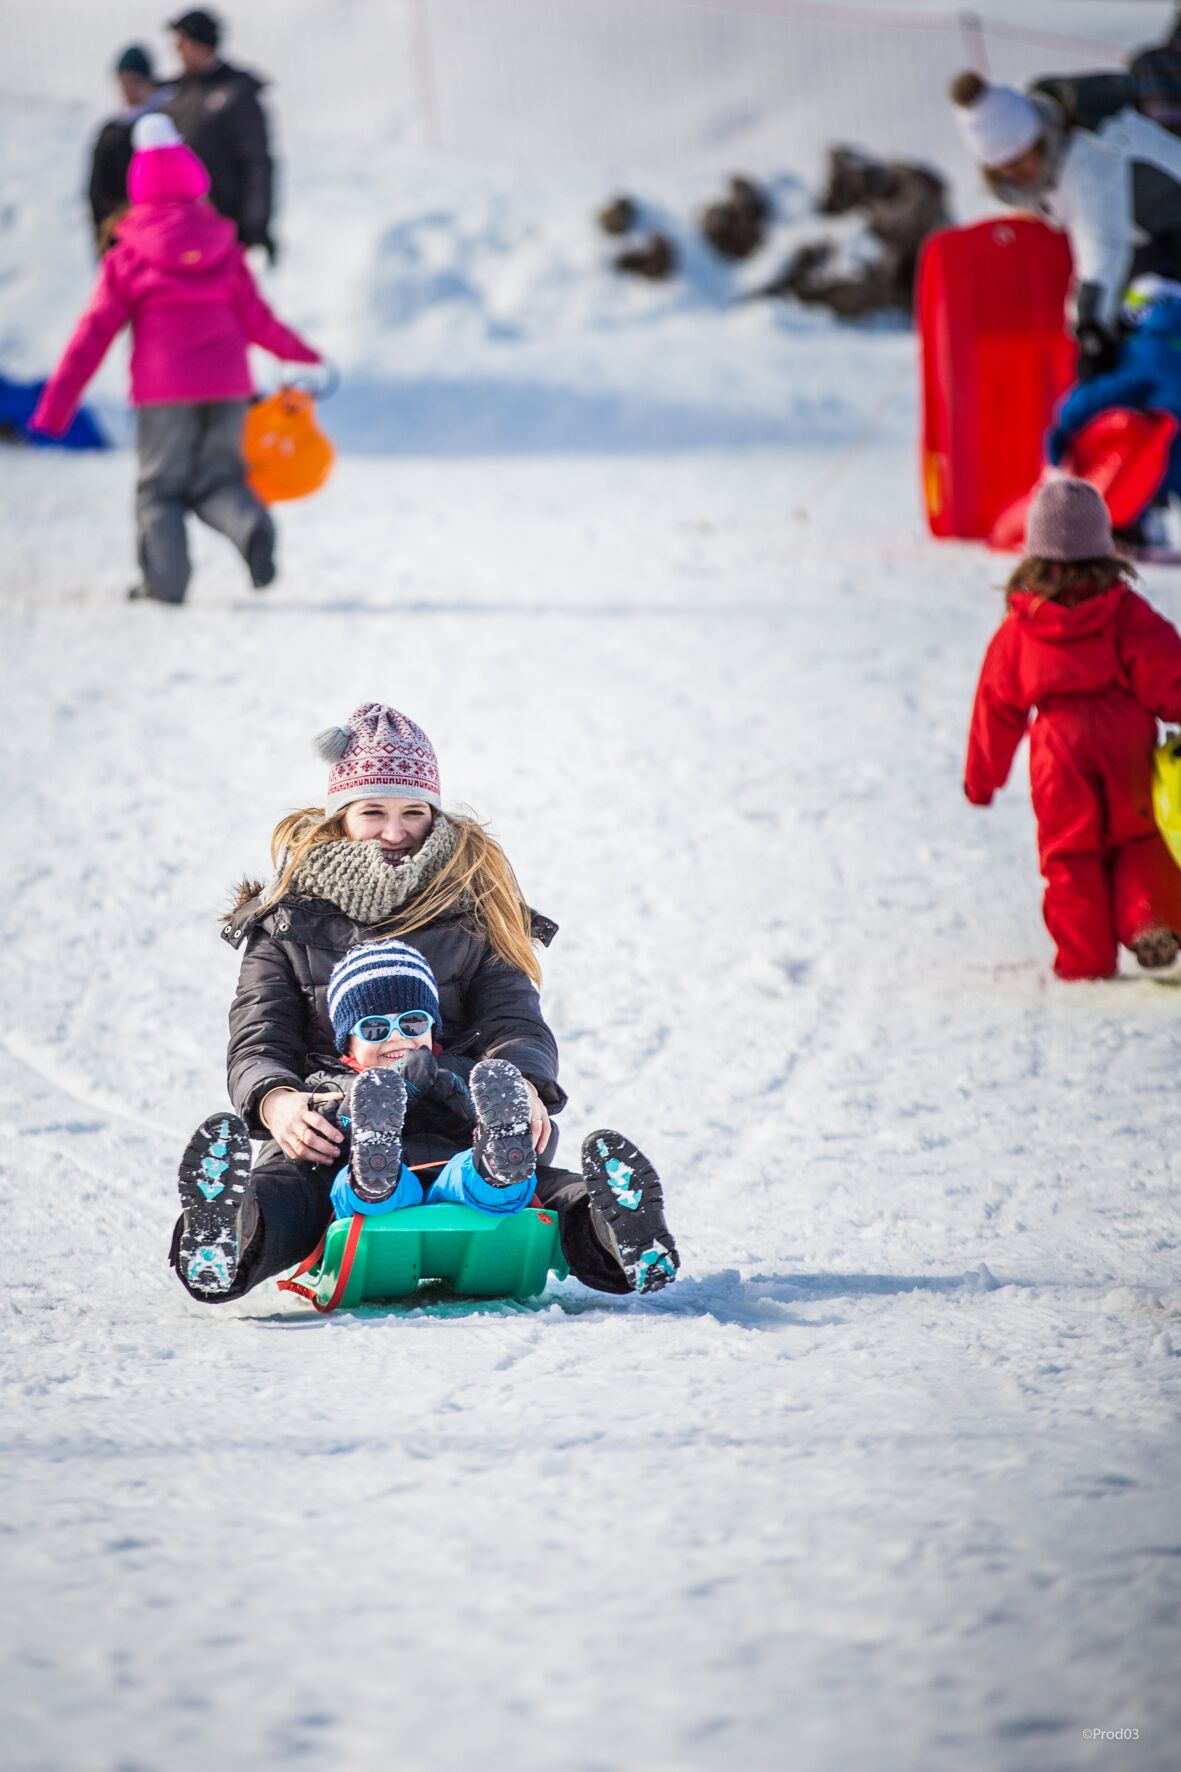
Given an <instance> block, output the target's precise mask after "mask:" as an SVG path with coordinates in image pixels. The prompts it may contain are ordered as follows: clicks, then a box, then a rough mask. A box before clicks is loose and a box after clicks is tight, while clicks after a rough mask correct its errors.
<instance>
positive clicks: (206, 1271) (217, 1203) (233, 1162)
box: [176, 1114, 259, 1296]
mask: <svg viewBox="0 0 1181 1772" xmlns="http://www.w3.org/2000/svg"><path fill="white" fill-rule="evenodd" d="M177 1185H178V1187H179V1190H180V1204H181V1210H182V1212H183V1214H184V1217H183V1220H182V1223H181V1230H180V1241H179V1244H178V1246H177V1253H176V1266H177V1268H178V1270H179V1272H180V1275H181V1277H182V1279H183V1280H184V1282H185V1284H186V1286H187V1287H188V1288H189V1289H190V1291H193V1292H196V1293H207V1294H209V1295H210V1296H216V1295H218V1294H220V1293H223V1292H228V1291H229V1290H230V1287H231V1286H232V1285H233V1283H234V1280H235V1278H236V1277H237V1273H238V1268H239V1266H240V1265H241V1262H242V1258H243V1256H244V1255H245V1253H246V1250H247V1247H248V1245H249V1243H250V1241H251V1239H252V1238H253V1237H254V1235H255V1233H256V1231H257V1229H258V1224H259V1215H258V1202H257V1200H256V1199H255V1197H254V1189H253V1187H252V1186H251V1183H250V1134H249V1132H248V1131H247V1129H246V1122H245V1120H242V1119H240V1118H239V1117H238V1115H237V1114H211V1115H210V1116H209V1118H208V1119H207V1120H203V1121H202V1122H201V1124H200V1125H199V1126H198V1128H197V1130H196V1131H195V1132H194V1134H193V1136H192V1137H191V1138H190V1140H189V1142H188V1144H187V1146H186V1147H185V1154H184V1156H183V1157H182V1158H181V1160H180V1170H179V1172H178V1175H177Z"/></svg>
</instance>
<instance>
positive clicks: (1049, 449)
mask: <svg viewBox="0 0 1181 1772" xmlns="http://www.w3.org/2000/svg"><path fill="white" fill-rule="evenodd" d="M1069 448H1070V433H1069V431H1064V430H1062V428H1061V427H1060V426H1059V425H1055V426H1054V427H1053V428H1052V429H1051V430H1049V431H1047V432H1046V460H1047V461H1048V462H1049V464H1050V466H1051V467H1052V468H1056V467H1057V466H1058V464H1059V462H1060V461H1061V460H1062V457H1063V456H1064V455H1065V454H1066V451H1067V450H1068V449H1069Z"/></svg>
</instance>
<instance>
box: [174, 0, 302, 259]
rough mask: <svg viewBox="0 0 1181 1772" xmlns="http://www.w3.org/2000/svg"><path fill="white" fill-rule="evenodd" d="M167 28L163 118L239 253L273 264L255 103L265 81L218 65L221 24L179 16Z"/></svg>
mask: <svg viewBox="0 0 1181 1772" xmlns="http://www.w3.org/2000/svg"><path fill="white" fill-rule="evenodd" d="M171 28H172V29H173V30H174V31H175V32H176V52H177V54H178V55H179V57H180V62H181V67H182V69H183V72H182V73H181V76H180V78H179V79H178V80H177V81H176V83H175V86H174V89H173V94H172V97H171V98H170V100H169V101H168V105H167V107H166V108H167V110H168V114H169V116H170V117H171V118H172V120H173V122H174V123H175V124H176V127H177V130H178V131H179V133H180V135H181V136H182V137H183V138H184V140H185V141H186V142H187V143H188V145H189V147H190V148H192V150H193V152H194V153H195V154H196V155H197V158H198V159H199V160H201V161H202V162H203V164H204V166H205V170H206V171H207V172H208V174H209V196H210V200H211V201H212V203H213V206H214V208H215V209H217V210H219V211H220V213H221V214H222V215H224V216H227V217H228V218H229V220H230V221H232V222H233V223H234V226H235V227H236V228H237V230H238V238H239V240H240V241H241V242H242V244H243V246H264V247H265V248H266V250H267V254H268V256H269V257H270V259H271V260H272V262H273V261H274V257H275V246H274V242H273V240H272V239H271V208H272V204H273V199H274V163H273V161H272V159H271V150H270V145H269V142H268V138H267V120H266V115H265V113H264V111H263V108H262V106H261V104H260V103H259V99H258V95H259V93H260V92H261V91H262V89H263V87H264V86H265V85H266V81H265V80H260V79H259V78H258V77H257V75H255V74H250V73H247V71H246V70H245V69H244V68H234V67H231V66H230V64H229V63H228V62H224V61H222V60H221V58H220V56H219V55H218V53H217V50H218V44H219V43H220V41H221V23H220V21H219V20H218V19H216V18H215V17H214V16H213V14H212V13H209V12H186V13H182V15H181V16H180V17H179V18H175V19H173V20H172V23H171Z"/></svg>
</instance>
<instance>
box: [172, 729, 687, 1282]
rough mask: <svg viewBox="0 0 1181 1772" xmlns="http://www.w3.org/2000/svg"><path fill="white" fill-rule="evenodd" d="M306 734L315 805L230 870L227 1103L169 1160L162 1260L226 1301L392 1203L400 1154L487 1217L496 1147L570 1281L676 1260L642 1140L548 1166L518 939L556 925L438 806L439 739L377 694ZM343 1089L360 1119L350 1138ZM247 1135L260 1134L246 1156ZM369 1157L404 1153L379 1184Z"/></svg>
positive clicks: (497, 859)
mask: <svg viewBox="0 0 1181 1772" xmlns="http://www.w3.org/2000/svg"><path fill="white" fill-rule="evenodd" d="M316 749H317V752H318V754H319V755H320V756H321V758H322V759H323V760H324V761H325V762H326V763H327V764H328V765H329V777H328V786H327V792H326V795H325V798H324V804H323V806H322V807H321V806H317V807H308V808H305V809H303V810H301V811H299V812H295V813H292V814H290V815H289V816H288V817H286V818H284V819H283V820H282V821H281V822H280V823H279V825H278V826H277V828H276V830H275V832H274V835H273V838H272V853H273V857H274V860H275V863H276V867H277V873H276V875H275V878H274V879H273V880H272V881H271V883H270V884H269V885H268V886H267V887H266V888H265V889H263V888H261V887H259V886H256V885H248V884H244V886H243V888H242V890H241V893H240V895H239V902H238V904H237V906H236V908H235V910H234V911H233V913H232V914H231V916H230V918H229V920H228V922H227V926H226V929H225V932H224V933H225V938H226V939H227V940H228V941H229V942H231V943H232V945H234V946H235V947H238V946H242V945H243V944H245V949H244V954H243V959H242V968H241V973H240V975H239V980H238V989H237V992H236V995H235V998H234V1002H233V1006H232V1008H231V1010H230V1042H229V1093H230V1097H231V1099H232V1101H233V1103H234V1107H235V1109H236V1110H237V1113H236V1114H235V1115H226V1114H221V1115H214V1116H212V1118H211V1119H209V1120H207V1121H206V1122H204V1123H203V1125H202V1126H201V1127H199V1128H198V1130H197V1132H195V1133H194V1135H193V1138H192V1139H191V1140H190V1143H189V1146H188V1148H187V1150H186V1152H185V1154H184V1157H183V1159H182V1162H181V1167H180V1193H181V1206H182V1215H181V1218H180V1219H179V1221H178V1222H177V1225H176V1228H175V1231H174V1233H173V1240H172V1250H171V1257H170V1259H171V1261H172V1264H173V1266H174V1267H175V1268H176V1270H177V1273H178V1275H179V1278H180V1280H181V1283H182V1284H183V1285H184V1286H185V1288H186V1290H187V1291H188V1292H189V1293H190V1294H191V1295H192V1296H193V1297H194V1298H197V1299H200V1300H203V1301H206V1302H211V1303H213V1302H218V1301H221V1300H225V1299H228V1298H238V1297H241V1296H242V1294H243V1293H245V1292H247V1291H249V1290H250V1289H251V1288H252V1287H254V1286H257V1285H258V1284H259V1283H260V1282H261V1281H263V1280H266V1279H268V1278H271V1277H273V1276H276V1275H278V1274H281V1273H283V1272H284V1271H285V1270H286V1269H288V1268H290V1267H293V1266H295V1265H296V1264H297V1263H299V1262H301V1261H303V1260H304V1259H306V1257H308V1256H309V1255H310V1254H311V1253H312V1252H313V1251H314V1250H315V1248H316V1247H317V1245H318V1243H319V1241H320V1238H321V1237H322V1236H323V1234H324V1231H325V1228H326V1226H327V1225H328V1223H329V1221H330V1220H331V1218H332V1216H333V1213H334V1210H335V1211H337V1212H340V1211H342V1210H346V1209H347V1210H350V1211H352V1210H367V1209H368V1210H372V1209H374V1207H378V1208H380V1207H382V1206H383V1204H384V1201H385V1200H386V1199H393V1200H394V1203H395V1204H396V1203H397V1182H396V1180H395V1176H396V1177H399V1178H400V1176H401V1174H402V1170H403V1169H408V1170H409V1171H411V1172H413V1173H416V1174H418V1175H420V1176H421V1177H427V1176H434V1177H437V1176H440V1175H441V1174H450V1175H451V1176H452V1177H453V1178H455V1177H456V1176H458V1175H461V1174H462V1175H466V1176H468V1177H469V1178H471V1179H470V1181H469V1185H468V1187H467V1191H466V1193H464V1194H463V1195H462V1196H461V1195H460V1194H457V1193H454V1192H453V1193H452V1194H451V1196H450V1197H452V1198H459V1197H463V1198H465V1199H466V1201H467V1203H469V1204H473V1205H475V1206H476V1207H477V1208H482V1209H484V1210H502V1209H503V1206H502V1205H501V1203H500V1201H499V1200H498V1199H497V1198H496V1196H495V1192H494V1190H497V1189H498V1188H500V1187H504V1186H505V1185H506V1183H505V1178H504V1175H503V1173H497V1169H498V1168H499V1169H500V1170H501V1171H504V1170H505V1163H504V1154H505V1152H506V1151H507V1152H509V1153H512V1154H515V1155H516V1157H517V1163H516V1165H515V1166H514V1165H512V1164H510V1165H509V1167H510V1168H511V1169H512V1174H511V1176H510V1177H509V1182H510V1184H511V1186H512V1187H513V1189H514V1190H515V1191H514V1193H513V1196H512V1202H511V1203H512V1204H514V1205H515V1204H516V1203H517V1202H518V1200H520V1202H521V1203H524V1195H523V1193H522V1192H521V1187H520V1184H522V1183H523V1182H525V1181H527V1180H531V1182H532V1188H531V1190H530V1193H529V1198H536V1200H537V1201H538V1203H539V1204H540V1205H542V1206H544V1207H546V1208H547V1209H548V1210H550V1211H552V1212H554V1213H555V1215H556V1216H557V1218H558V1221H559V1226H560V1230H561V1240H562V1251H563V1254H564V1256H565V1259H566V1261H567V1263H568V1265H569V1268H570V1271H571V1273H573V1274H574V1275H575V1276H576V1277H577V1278H578V1279H580V1280H582V1281H583V1282H584V1284H586V1285H588V1286H591V1287H594V1288H595V1289H596V1290H598V1291H603V1292H620V1293H622V1292H631V1291H643V1292H648V1291H654V1290H656V1289H657V1287H659V1286H662V1285H665V1284H667V1283H668V1281H670V1280H671V1279H673V1278H674V1277H675V1272H676V1267H677V1265H678V1256H677V1253H676V1248H675V1246H674V1243H673V1240H672V1237H671V1235H670V1233H669V1230H668V1226H667V1224H666V1223H665V1219H664V1212H663V1201H662V1195H661V1189H660V1183H659V1180H658V1178H657V1176H656V1173H655V1171H654V1170H653V1169H652V1166H651V1164H649V1163H648V1162H647V1160H646V1159H645V1158H644V1157H643V1156H642V1154H641V1153H640V1152H639V1151H637V1150H636V1149H635V1147H634V1146H631V1145H629V1144H628V1142H627V1141H626V1140H625V1139H623V1138H621V1136H620V1135H619V1134H610V1135H606V1134H592V1135H591V1137H589V1138H588V1139H587V1140H586V1143H585V1145H584V1147H583V1162H582V1173H581V1174H579V1173H575V1172H574V1171H572V1170H566V1169H559V1168H556V1167H554V1166H553V1164H552V1162H551V1161H550V1160H549V1159H551V1158H552V1157H553V1154H554V1150H555V1147H556V1144H557V1133H556V1131H555V1129H554V1127H553V1125H552V1121H551V1115H554V1114H557V1113H558V1112H560V1110H561V1109H562V1108H563V1107H564V1105H565V1102H566V1096H565V1092H564V1091H563V1090H562V1088H561V1086H560V1085H559V1083H558V1054H557V1046H556V1043H555V1041H554V1037H553V1034H552V1033H551V1032H550V1029H549V1028H548V1026H547V1025H546V1022H545V1020H544V1018H543V1016H542V1013H541V1004H540V999H539V997H538V985H539V983H540V968H539V966H538V962H537V957H536V953H535V951H534V946H533V944H534V942H535V941H540V942H541V943H543V944H548V942H549V941H550V939H551V938H552V937H553V935H554V933H555V932H556V930H555V925H554V924H552V923H550V922H548V921H547V919H545V918H543V917H539V916H537V915H536V914H535V913H533V912H532V911H530V910H529V908H528V906H527V905H526V904H525V902H524V900H523V899H522V897H521V893H520V889H519V888H518V886H517V883H516V880H515V878H514V876H513V873H512V870H511V868H510V866H509V864H508V861H507V858H506V857H505V855H504V853H503V851H502V850H501V849H500V847H499V845H498V844H497V843H495V842H494V841H493V839H492V838H491V837H489V836H488V835H487V833H486V832H485V831H484V830H483V828H482V827H481V826H480V825H479V824H477V823H475V822H474V821H473V820H471V819H467V818H460V817H458V816H456V815H455V814H445V813H444V811H443V806H442V800H441V797H440V788H439V768H438V763H437V761H436V758H435V753H434V750H433V748H432V746H431V743H430V740H429V739H428V738H427V736H426V734H425V733H424V732H423V731H422V730H421V728H420V727H418V726H416V725H415V724H414V723H413V721H411V720H408V719H407V718H406V717H405V716H404V715H402V714H400V713H398V712H397V710H395V709H393V708H390V707H386V706H384V705H382V704H380V703H377V702H369V703H366V704H365V705H364V706H362V707H359V708H357V709H356V710H355V711H354V713H353V714H352V716H351V717H350V719H349V722H348V725H347V726H344V727H333V728H331V729H330V730H329V731H328V732H327V733H323V734H321V736H320V738H319V739H317V741H316ZM383 943H387V944H389V946H388V951H387V953H385V954H384V955H383V953H382V951H381V944H383ZM374 944H377V945H376V946H375V945H374ZM362 949H364V952H361V950H362ZM416 955H417V956H421V962H422V963H421V964H419V965H416V964H415V959H414V956H416ZM334 969H335V977H334V976H333V975H334ZM330 985H331V1007H330ZM334 1012H335V1013H334ZM424 1015H425V1017H426V1018H427V1019H428V1020H429V1023H430V1025H429V1027H428V1026H425V1025H423V1017H424ZM379 1020H380V1021H382V1022H384V1023H386V1024H387V1025H386V1026H384V1027H381V1028H379V1027H377V1026H376V1022H377V1021H379ZM407 1030H408V1031H407ZM379 1035H380V1036H382V1038H380V1039H379V1038H377V1036H379ZM383 1050H384V1054H385V1058H384V1060H383V1057H382V1054H383ZM394 1077H396V1079H397V1082H396V1086H391V1083H390V1082H388V1081H383V1078H384V1079H392V1078H394ZM358 1091H359V1092H360V1094H359V1096H358V1099H357V1103H356V1105H357V1106H358V1107H359V1108H360V1110H361V1114H362V1118H363V1119H364V1120H365V1122H366V1124H365V1127H364V1133H365V1136H364V1137H363V1138H361V1137H358V1138H355V1139H354V1137H353V1132H354V1130H359V1129H357V1128H356V1127H355V1115H354V1113H353V1112H351V1111H350V1109H351V1108H352V1107H353V1105H354V1094H355V1092H358ZM252 1137H253V1138H256V1139H266V1140H267V1141H268V1142H266V1143H265V1144H264V1146H263V1149H262V1151H261V1152H260V1153H259V1157H258V1160H257V1162H256V1163H255V1164H254V1166H253V1169H252V1168H251V1166H250V1142H249V1141H250V1139H251V1138H252ZM354 1145H355V1146H356V1154H355V1155H354V1150H353V1147H354ZM522 1146H523V1147H524V1149H523V1150H522V1149H521V1147H522ZM215 1147H216V1148H215ZM374 1150H377V1151H378V1152H379V1153H380V1152H382V1151H385V1152H386V1153H387V1154H388V1153H391V1152H393V1153H395V1156H396V1161H395V1162H394V1163H392V1164H390V1165H387V1168H386V1173H387V1174H388V1175H389V1178H390V1180H391V1182H393V1183H394V1186H393V1187H392V1188H391V1190H390V1191H389V1192H388V1193H383V1189H382V1184H381V1182H380V1180H379V1181H377V1182H376V1183H375V1171H374V1168H373V1164H372V1153H373V1151H374ZM473 1151H474V1155H472V1154H471V1153H472V1152H473ZM457 1155H458V1156H459V1157H460V1161H459V1163H458V1164H452V1163H451V1159H453V1158H455V1157H457ZM469 1157H470V1160H469ZM498 1158H499V1162H498ZM522 1158H523V1161H522ZM391 1170H392V1171H393V1173H392V1174H391V1173H390V1171H391ZM358 1184H359V1185H358ZM484 1184H487V1185H484ZM454 1185H455V1186H457V1187H462V1185H463V1184H462V1181H455V1182H454ZM334 1194H335V1205H334ZM375 1196H376V1197H375ZM423 1196H424V1197H427V1198H429V1197H430V1194H429V1191H428V1186H427V1185H426V1184H425V1183H424V1186H423ZM403 1197H404V1193H403ZM418 1197H419V1196H418V1195H415V1199H417V1198H418ZM502 1198H504V1199H505V1200H507V1198H508V1196H507V1194H506V1195H505V1196H502ZM387 1209H388V1208H387Z"/></svg>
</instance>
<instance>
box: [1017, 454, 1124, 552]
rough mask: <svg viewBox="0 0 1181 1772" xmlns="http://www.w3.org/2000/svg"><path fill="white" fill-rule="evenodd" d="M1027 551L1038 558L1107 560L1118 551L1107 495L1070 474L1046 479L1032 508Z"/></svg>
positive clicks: (1026, 541) (1035, 496)
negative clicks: (1113, 534)
mask: <svg viewBox="0 0 1181 1772" xmlns="http://www.w3.org/2000/svg"><path fill="white" fill-rule="evenodd" d="M1025 552H1026V555H1027V556H1032V557H1034V558H1036V559H1038V560H1107V559H1110V558H1111V557H1112V555H1114V553H1115V542H1114V541H1113V540H1112V535H1111V518H1110V517H1109V516H1108V514H1107V506H1106V505H1105V504H1104V502H1103V494H1102V493H1101V492H1100V491H1099V490H1098V488H1097V487H1095V486H1092V485H1091V483H1090V481H1089V480H1075V479H1072V478H1071V476H1070V475H1068V474H1061V475H1059V476H1058V477H1057V478H1056V479H1053V480H1045V481H1043V483H1042V484H1041V485H1040V486H1039V487H1038V489H1037V492H1036V494H1035V495H1034V500H1033V503H1032V504H1031V505H1030V507H1029V519H1028V522H1027V523H1026V526H1025Z"/></svg>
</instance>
